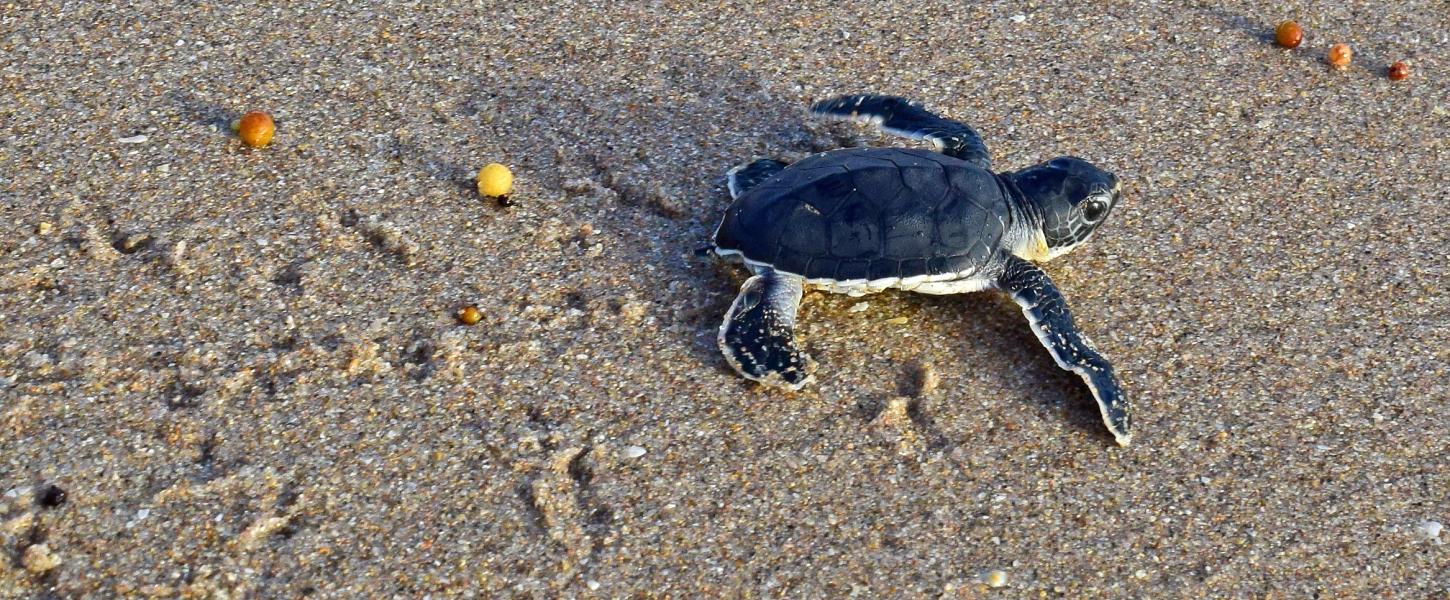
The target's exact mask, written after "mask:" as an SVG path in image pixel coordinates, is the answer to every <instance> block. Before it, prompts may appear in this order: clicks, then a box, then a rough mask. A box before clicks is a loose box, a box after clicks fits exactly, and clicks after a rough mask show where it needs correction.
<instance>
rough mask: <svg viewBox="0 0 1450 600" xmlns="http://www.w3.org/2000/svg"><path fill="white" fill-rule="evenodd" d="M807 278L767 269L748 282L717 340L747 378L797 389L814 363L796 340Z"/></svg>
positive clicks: (732, 305) (809, 372)
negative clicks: (796, 330)
mask: <svg viewBox="0 0 1450 600" xmlns="http://www.w3.org/2000/svg"><path fill="white" fill-rule="evenodd" d="M804 287H805V281H804V279H802V278H801V277H800V276H798V275H791V274H787V273H779V272H776V271H773V270H766V271H764V272H762V273H761V274H759V275H756V276H754V277H751V278H750V279H747V280H745V284H744V285H742V286H740V295H738V296H736V297H735V302H734V303H733V304H731V305H730V311H729V312H727V313H725V322H724V323H721V325H720V335H719V337H718V338H717V339H718V342H719V344H720V351H721V352H722V353H724V354H725V360H726V361H728V362H729V363H730V366H731V367H734V368H735V370H736V371H739V372H740V374H741V375H744V376H745V377H746V378H748V379H753V380H755V381H759V382H761V383H764V384H766V385H773V386H779V387H784V388H788V389H792V390H798V389H801V388H802V387H805V385H806V384H807V383H810V379H811V373H812V372H814V371H815V369H816V363H815V361H814V360H811V357H810V356H809V355H807V354H806V353H805V352H802V351H801V350H800V349H799V348H798V347H797V346H796V343H795V317H796V310H797V309H798V308H799V307H800V301H801V294H802V293H803V291H804Z"/></svg>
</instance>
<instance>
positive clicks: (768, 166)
mask: <svg viewBox="0 0 1450 600" xmlns="http://www.w3.org/2000/svg"><path fill="white" fill-rule="evenodd" d="M788 166H790V163H787V162H784V161H779V160H774V159H769V158H762V159H760V160H757V161H752V162H748V163H745V164H742V165H738V166H736V167H735V168H734V169H730V172H729V173H727V174H726V175H725V180H726V185H727V186H728V187H729V188H730V197H731V198H739V197H740V195H741V194H744V193H745V192H748V191H750V188H753V187H755V186H756V185H759V184H760V182H762V181H765V180H767V179H770V178H771V177H775V175H776V173H779V172H781V171H784V170H785V168H786V167H788Z"/></svg>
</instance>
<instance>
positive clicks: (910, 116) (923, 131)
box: [811, 94, 992, 171]
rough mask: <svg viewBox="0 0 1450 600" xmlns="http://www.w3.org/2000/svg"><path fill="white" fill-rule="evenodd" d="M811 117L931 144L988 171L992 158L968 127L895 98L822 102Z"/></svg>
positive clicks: (856, 97) (854, 98) (843, 98)
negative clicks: (877, 129)
mask: <svg viewBox="0 0 1450 600" xmlns="http://www.w3.org/2000/svg"><path fill="white" fill-rule="evenodd" d="M811 114H813V115H815V116H818V117H825V118H828V119H841V120H846V121H857V122H861V123H870V124H872V125H876V126H878V127H880V128H881V130H882V131H885V132H886V133H890V134H893V135H899V136H902V137H907V138H911V139H914V140H927V141H929V142H931V143H932V144H935V145H936V147H937V150H940V151H941V153H942V154H945V155H947V156H951V157H955V158H960V159H962V160H965V161H967V162H970V163H972V164H975V165H977V166H979V167H981V168H983V169H986V170H988V171H990V170H992V158H991V156H990V155H989V154H988V153H987V144H986V142H983V141H982V136H980V135H978V134H977V132H976V130H974V129H972V128H971V127H970V126H968V125H967V124H966V123H962V122H959V121H953V120H951V119H945V118H942V117H939V116H937V115H935V114H932V113H931V112H930V111H928V110H926V109H924V108H922V107H921V105H920V104H917V103H915V102H912V101H910V100H907V99H905V98H897V97H895V96H875V95H869V94H867V95H856V96H841V97H839V98H832V99H829V100H822V101H820V102H817V103H815V104H813V105H811Z"/></svg>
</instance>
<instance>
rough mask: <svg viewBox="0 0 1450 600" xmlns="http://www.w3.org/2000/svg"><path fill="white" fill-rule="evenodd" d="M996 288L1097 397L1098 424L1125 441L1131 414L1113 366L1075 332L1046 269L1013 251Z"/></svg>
mask: <svg viewBox="0 0 1450 600" xmlns="http://www.w3.org/2000/svg"><path fill="white" fill-rule="evenodd" d="M997 287H998V288H1000V289H1002V290H1004V291H1006V292H1007V293H1009V294H1012V299H1013V300H1015V301H1017V304H1018V305H1020V306H1022V312H1023V313H1024V314H1026V315H1027V320H1028V321H1030V322H1031V323H1032V331H1033V333H1036V334H1037V339H1039V340H1041V341H1042V345H1044V346H1046V347H1047V349H1048V351H1050V352H1052V358H1053V360H1055V361H1057V366H1059V367H1062V368H1063V369H1066V370H1069V371H1072V372H1074V373H1077V374H1078V375H1079V376H1081V377H1082V378H1083V381H1086V382H1087V385H1088V388H1089V389H1091V390H1092V392H1093V398H1095V399H1096V400H1097V401H1098V409H1099V410H1100V411H1101V412H1102V415H1103V423H1104V424H1106V425H1107V426H1108V430H1109V431H1111V432H1112V433H1113V437H1114V438H1116V439H1117V442H1118V445H1121V446H1127V445H1128V442H1129V440H1131V439H1132V435H1131V432H1130V431H1129V429H1130V428H1131V427H1132V419H1131V416H1130V414H1129V410H1128V400H1127V398H1125V397H1123V389H1122V385H1121V384H1119V383H1118V377H1117V376H1116V375H1114V374H1113V365H1111V364H1109V363H1108V360H1107V359H1106V358H1103V355H1101V354H1098V351H1097V349H1096V348H1094V347H1093V344H1092V342H1090V341H1088V338H1087V336H1086V335H1084V334H1083V333H1082V332H1081V331H1078V329H1077V324H1076V323H1074V322H1073V320H1072V313H1071V312H1069V311H1068V309H1067V300H1066V299H1064V298H1063V297H1062V293H1061V292H1059V291H1057V286H1056V285H1053V283H1052V279H1050V278H1048V276H1047V273H1045V272H1043V270H1042V269H1041V268H1040V267H1038V266H1037V265H1034V264H1032V263H1030V262H1028V261H1026V260H1023V259H1021V258H1018V257H1016V256H1012V257H1009V258H1008V259H1007V268H1006V269H1005V270H1004V271H1003V272H1002V275H1001V276H999V277H998V278H997Z"/></svg>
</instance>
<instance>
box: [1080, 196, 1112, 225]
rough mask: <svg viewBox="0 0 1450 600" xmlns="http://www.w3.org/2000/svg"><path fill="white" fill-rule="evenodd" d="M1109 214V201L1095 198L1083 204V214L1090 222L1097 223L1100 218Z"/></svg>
mask: <svg viewBox="0 0 1450 600" xmlns="http://www.w3.org/2000/svg"><path fill="white" fill-rule="evenodd" d="M1107 214H1108V203H1107V202H1105V201H1103V200H1101V199H1098V198H1093V199H1091V200H1088V201H1087V202H1084V203H1083V204H1082V216H1083V218H1084V219H1087V220H1088V222H1089V223H1096V222H1098V220H1099V219H1102V218H1103V216H1104V215H1107Z"/></svg>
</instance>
